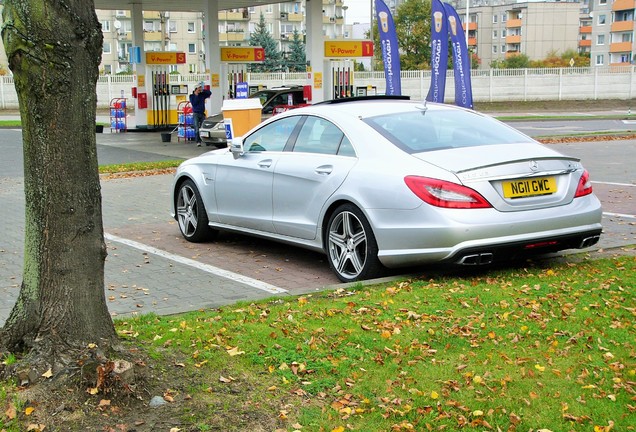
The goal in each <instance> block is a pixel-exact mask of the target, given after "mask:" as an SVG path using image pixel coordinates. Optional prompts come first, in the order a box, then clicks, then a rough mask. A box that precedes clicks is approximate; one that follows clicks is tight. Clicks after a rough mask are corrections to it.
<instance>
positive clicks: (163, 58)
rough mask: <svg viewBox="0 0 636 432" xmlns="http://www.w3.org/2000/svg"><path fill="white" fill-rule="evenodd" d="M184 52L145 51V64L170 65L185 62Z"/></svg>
mask: <svg viewBox="0 0 636 432" xmlns="http://www.w3.org/2000/svg"><path fill="white" fill-rule="evenodd" d="M185 62H186V54H185V53H184V52H172V51H170V52H168V51H152V52H147V53H146V64H149V65H172V64H185Z"/></svg>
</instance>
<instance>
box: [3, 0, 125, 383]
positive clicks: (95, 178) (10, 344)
mask: <svg viewBox="0 0 636 432" xmlns="http://www.w3.org/2000/svg"><path fill="white" fill-rule="evenodd" d="M3 22H4V25H3V28H2V39H3V42H4V46H5V50H6V53H7V58H8V60H9V67H10V69H11V70H12V72H13V76H14V81H15V87H16V91H17V94H18V100H19V103H20V116H21V118H22V137H23V148H24V193H25V198H26V212H25V216H26V225H25V247H24V273H23V281H22V287H21V289H20V294H19V297H18V300H17V302H16V304H15V306H14V307H13V310H12V311H11V314H10V316H9V319H8V320H7V321H6V323H5V326H4V328H2V329H0V346H2V347H4V348H5V349H8V350H10V351H12V352H24V353H28V354H30V357H29V358H30V359H31V360H35V361H36V362H40V363H42V365H43V366H44V365H48V366H49V367H53V371H54V372H55V371H56V369H58V370H59V369H61V368H63V367H64V366H66V365H68V364H69V363H70V362H73V361H74V360H76V359H75V358H73V355H74V354H76V353H77V349H79V348H82V347H83V348H86V346H87V344H88V343H95V344H97V345H99V346H100V348H102V350H104V349H105V350H108V349H109V348H110V347H111V346H112V344H113V343H115V341H116V340H117V339H116V333H115V330H114V326H113V322H112V320H111V317H110V314H109V312H108V308H107V305H106V298H105V294H104V261H105V258H106V246H105V243H104V235H103V224H102V208H101V190H100V182H99V174H98V169H97V149H96V144H95V114H96V101H97V94H96V83H97V78H98V76H99V71H98V68H99V63H100V59H101V53H102V41H103V36H102V31H101V25H100V23H99V22H98V20H97V15H96V14H95V7H94V3H93V1H92V0H91V1H86V0H65V1H59V0H57V1H56V0H5V1H4V10H3Z"/></svg>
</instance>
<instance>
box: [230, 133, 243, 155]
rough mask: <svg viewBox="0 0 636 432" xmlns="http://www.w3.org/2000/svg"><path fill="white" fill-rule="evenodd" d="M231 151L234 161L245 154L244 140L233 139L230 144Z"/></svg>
mask: <svg viewBox="0 0 636 432" xmlns="http://www.w3.org/2000/svg"><path fill="white" fill-rule="evenodd" d="M230 151H231V152H232V156H234V159H238V158H240V157H241V156H243V155H244V154H245V151H244V150H243V139H242V138H240V137H239V138H232V141H231V142H230Z"/></svg>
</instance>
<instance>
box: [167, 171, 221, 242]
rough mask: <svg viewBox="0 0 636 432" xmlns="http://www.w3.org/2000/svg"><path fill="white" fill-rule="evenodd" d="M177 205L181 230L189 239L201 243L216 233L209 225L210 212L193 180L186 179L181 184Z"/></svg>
mask: <svg viewBox="0 0 636 432" xmlns="http://www.w3.org/2000/svg"><path fill="white" fill-rule="evenodd" d="M175 207H176V210H177V222H178V223H179V230H180V231H181V235H183V237H184V238H185V239H186V240H187V241H189V242H192V243H200V242H203V241H206V240H210V239H211V238H212V237H213V235H214V234H216V231H214V230H213V229H211V228H210V226H209V225H208V223H209V220H208V214H207V212H206V211H205V207H204V205H203V200H202V199H201V194H200V193H199V190H198V189H197V187H196V185H195V184H194V182H193V181H192V180H186V181H184V182H183V183H181V185H180V186H179V190H178V192H177V201H176V203H175Z"/></svg>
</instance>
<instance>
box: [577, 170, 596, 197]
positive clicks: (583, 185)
mask: <svg viewBox="0 0 636 432" xmlns="http://www.w3.org/2000/svg"><path fill="white" fill-rule="evenodd" d="M591 193H592V182H591V181H590V173H588V172H587V170H585V171H583V175H581V178H580V179H579V185H578V186H577V188H576V193H575V194H574V198H578V197H582V196H585V195H589V194H591Z"/></svg>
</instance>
